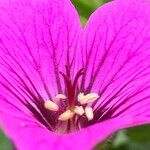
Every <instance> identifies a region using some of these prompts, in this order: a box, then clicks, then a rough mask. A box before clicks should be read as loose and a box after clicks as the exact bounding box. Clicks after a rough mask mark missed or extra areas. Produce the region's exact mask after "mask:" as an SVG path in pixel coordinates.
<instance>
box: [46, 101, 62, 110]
mask: <svg viewBox="0 0 150 150" xmlns="http://www.w3.org/2000/svg"><path fill="white" fill-rule="evenodd" d="M44 107H45V108H46V109H48V110H51V111H58V110H59V107H58V105H57V104H56V103H54V102H52V101H50V100H47V101H45V103H44Z"/></svg>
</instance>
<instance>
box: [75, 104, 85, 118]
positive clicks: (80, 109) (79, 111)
mask: <svg viewBox="0 0 150 150" xmlns="http://www.w3.org/2000/svg"><path fill="white" fill-rule="evenodd" d="M74 112H75V113H76V114H77V115H80V116H82V115H83V114H84V109H83V107H82V106H75V109H74Z"/></svg>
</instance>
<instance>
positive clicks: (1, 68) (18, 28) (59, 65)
mask: <svg viewBox="0 0 150 150" xmlns="http://www.w3.org/2000/svg"><path fill="white" fill-rule="evenodd" d="M0 14H1V15H0V73H1V74H0V75H1V76H0V79H1V82H2V83H3V84H4V85H9V87H10V86H11V87H12V85H11V84H13V86H14V87H13V88H11V90H13V91H14V90H15V91H16V89H17V90H19V91H18V92H20V94H18V93H17V92H16V93H17V94H18V95H19V96H21V94H22V96H26V95H27V94H23V93H25V92H23V91H21V90H20V88H19V86H21V84H23V81H24V82H25V84H26V85H27V86H28V87H29V88H30V89H31V90H32V91H33V92H34V93H36V92H35V89H34V87H33V85H34V86H35V88H36V89H38V92H40V94H41V95H42V97H44V98H45V99H49V98H53V96H55V95H56V94H58V93H61V92H62V91H63V90H64V80H63V79H62V77H60V74H59V71H62V72H64V71H65V65H69V64H71V63H72V69H73V70H75V68H74V67H75V61H76V55H75V50H76V48H75V47H76V44H77V40H78V36H79V34H80V30H81V25H80V21H79V16H78V15H77V12H76V10H75V9H74V7H73V6H72V4H71V2H70V1H69V0H61V1H60V0H43V1H39V0H32V1H31V0H25V1H24V0H5V1H1V2H0ZM3 76H4V77H3ZM6 79H7V80H8V81H6ZM22 80H23V81H22ZM29 80H31V81H32V83H33V85H32V84H31V82H30V81H29ZM9 81H11V83H8V82H9ZM15 88H16V89H15ZM23 90H24V89H23ZM4 92H5V95H6V91H5V90H4ZM4 92H3V93H4ZM26 92H27V91H26Z"/></svg>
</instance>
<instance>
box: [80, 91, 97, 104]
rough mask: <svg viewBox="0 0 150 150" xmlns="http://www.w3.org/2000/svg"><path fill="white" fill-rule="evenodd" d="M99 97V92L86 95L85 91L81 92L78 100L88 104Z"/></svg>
mask: <svg viewBox="0 0 150 150" xmlns="http://www.w3.org/2000/svg"><path fill="white" fill-rule="evenodd" d="M98 98H99V95H98V94H97V93H90V94H86V95H84V94H83V93H79V95H78V101H79V102H80V104H87V103H90V102H94V101H95V100H97V99H98Z"/></svg>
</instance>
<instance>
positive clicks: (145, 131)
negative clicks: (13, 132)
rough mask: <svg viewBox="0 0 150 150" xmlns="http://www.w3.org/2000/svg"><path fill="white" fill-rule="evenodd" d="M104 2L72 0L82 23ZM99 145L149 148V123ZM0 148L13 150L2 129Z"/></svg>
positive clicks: (115, 149)
mask: <svg viewBox="0 0 150 150" xmlns="http://www.w3.org/2000/svg"><path fill="white" fill-rule="evenodd" d="M106 2H108V0H73V3H74V5H75V7H76V8H77V10H78V12H79V15H80V16H81V21H82V24H83V25H85V24H86V21H87V19H88V17H89V16H90V14H91V13H92V12H93V11H94V10H95V9H96V8H97V7H99V6H100V5H102V4H103V3H106ZM95 134H96V133H95ZM100 147H101V149H102V150H103V149H105V150H150V125H144V126H139V127H134V128H130V129H124V130H121V131H119V132H118V133H116V134H115V135H114V136H113V137H110V139H109V140H107V141H105V142H103V143H102V144H100V145H98V146H97V147H95V150H99V149H100ZM0 150H13V148H12V146H11V143H10V142H9V140H8V138H7V137H6V135H4V133H3V132H2V131H0Z"/></svg>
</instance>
